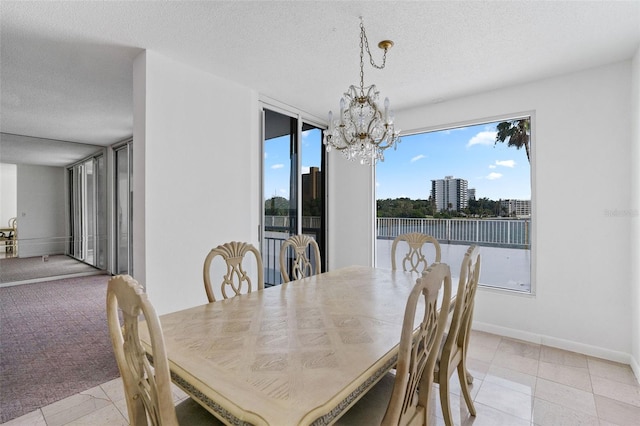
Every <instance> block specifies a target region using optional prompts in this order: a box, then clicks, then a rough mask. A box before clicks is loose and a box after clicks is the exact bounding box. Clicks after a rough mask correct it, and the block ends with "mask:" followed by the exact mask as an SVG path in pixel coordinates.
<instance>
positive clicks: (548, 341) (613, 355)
mask: <svg viewBox="0 0 640 426" xmlns="http://www.w3.org/2000/svg"><path fill="white" fill-rule="evenodd" d="M473 329H474V330H478V331H485V332H487V333H492V334H497V335H499V336H504V337H510V338H512V339H518V340H524V341H525V342H531V343H537V344H540V345H545V346H551V347H554V348H558V349H564V350H566V351H571V352H577V353H581V354H584V355H588V356H592V357H596V358H602V359H606V360H609V361H614V362H619V363H622V364H628V365H629V366H630V367H631V369H632V370H633V373H634V374H635V376H636V380H638V382H639V383H640V365H638V362H637V361H636V360H635V359H634V358H633V357H632V356H631V354H627V353H624V352H618V351H612V350H610V349H605V348H601V347H598V346H592V345H585V344H584V343H579V342H574V341H571V340H566V339H559V338H557V337H551V336H544V335H541V334H537V333H530V332H527V331H522V330H516V329H513V328H507V327H501V326H498V325H493V324H487V323H482V322H477V321H474V322H473Z"/></svg>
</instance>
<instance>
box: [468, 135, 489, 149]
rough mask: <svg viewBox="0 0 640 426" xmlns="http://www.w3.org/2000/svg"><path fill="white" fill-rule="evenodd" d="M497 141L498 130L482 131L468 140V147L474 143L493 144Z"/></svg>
mask: <svg viewBox="0 0 640 426" xmlns="http://www.w3.org/2000/svg"><path fill="white" fill-rule="evenodd" d="M495 142H496V132H489V131H485V132H480V133H478V134H477V135H475V136H474V137H472V138H471V139H469V142H467V148H469V147H470V146H473V145H493V144H494V143H495Z"/></svg>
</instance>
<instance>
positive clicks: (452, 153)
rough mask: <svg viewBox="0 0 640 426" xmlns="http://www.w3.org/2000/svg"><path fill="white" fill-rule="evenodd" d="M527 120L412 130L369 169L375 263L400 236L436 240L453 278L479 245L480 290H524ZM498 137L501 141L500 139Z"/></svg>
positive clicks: (386, 257) (527, 281) (527, 271)
mask: <svg viewBox="0 0 640 426" xmlns="http://www.w3.org/2000/svg"><path fill="white" fill-rule="evenodd" d="M530 124H531V117H529V116H526V117H516V118H510V119H505V120H499V121H495V122H490V123H482V124H474V125H469V126H465V127H457V128H450V129H445V130H439V131H432V132H424V133H417V134H412V135H408V136H403V137H402V143H401V144H400V145H399V146H398V149H397V151H394V152H392V153H389V155H385V161H384V162H380V163H378V165H377V166H376V203H377V244H376V264H377V265H378V266H380V267H390V263H391V258H390V256H391V243H392V242H393V239H394V238H395V237H396V236H397V235H398V234H402V233H406V232H422V233H426V234H430V235H433V236H435V237H436V238H437V239H438V240H439V242H440V244H441V246H442V261H443V262H446V263H449V264H450V265H451V267H452V273H453V274H454V275H457V271H458V268H459V265H460V264H461V261H462V257H463V256H464V253H465V251H466V249H467V247H468V246H469V245H471V244H478V245H480V246H481V256H482V273H481V277H480V285H483V286H487V287H494V288H499V289H506V290H513V291H518V292H524V293H531V236H532V232H531V229H532V228H531V221H532V217H531V165H530V161H529V157H530V148H531V144H530V128H531V126H530ZM501 140H502V141H501Z"/></svg>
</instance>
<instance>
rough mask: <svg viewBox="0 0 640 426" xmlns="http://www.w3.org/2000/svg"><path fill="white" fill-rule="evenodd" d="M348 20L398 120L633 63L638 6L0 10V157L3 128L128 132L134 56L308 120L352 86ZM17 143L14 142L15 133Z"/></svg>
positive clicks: (159, 5)
mask: <svg viewBox="0 0 640 426" xmlns="http://www.w3.org/2000/svg"><path fill="white" fill-rule="evenodd" d="M359 16H363V17H364V19H365V25H366V28H367V35H368V37H369V40H370V44H371V48H372V52H373V54H374V58H375V60H376V61H377V62H379V61H380V59H381V51H380V50H379V49H378V48H377V47H376V46H377V43H378V41H380V40H382V39H391V40H393V41H394V42H395V46H394V47H393V48H392V49H391V50H390V51H389V53H388V58H387V67H386V68H385V69H384V70H382V71H380V70H375V69H373V68H371V66H370V65H368V64H365V84H371V83H375V84H376V85H377V86H378V89H379V90H380V92H381V96H383V97H384V96H388V97H390V98H391V101H392V106H393V108H394V109H395V110H396V115H399V114H401V110H402V109H404V108H409V107H412V106H415V105H419V104H424V103H428V102H438V101H442V100H447V99H452V98H456V97H461V96H465V95H469V94H473V93H479V92H484V91H487V90H492V89H495V88H499V87H504V86H509V85H514V84H519V83H523V82H527V81H532V80H537V79H541V78H545V77H549V76H553V75H558V74H563V73H568V72H572V71H575V70H580V69H586V68H590V67H595V66H599V65H602V64H607V63H612V62H616V61H621V60H625V59H628V58H630V57H632V55H633V54H634V53H635V52H636V51H637V49H638V46H639V45H640V1H638V0H636V1H626V2H625V1H588V2H584V1H568V2H561V1H512V2H511V1H443V2H439V1H403V2H400V1H366V2H356V1H126V2H120V1H104V2H103V1H99V2H97V1H96V2H94V1H74V2H51V1H46V2H22V1H18V2H14V1H6V0H3V1H2V2H0V79H1V80H0V83H1V84H0V89H1V91H0V97H1V111H0V112H1V118H0V130H1V132H2V133H3V134H5V135H3V137H2V139H1V141H0V142H1V145H0V155H2V158H0V161H3V162H10V161H9V160H13V159H12V158H10V157H8V156H7V155H8V154H7V152H8V151H7V149H6V147H7V146H8V144H10V143H14V144H15V143H16V141H15V139H16V138H11V141H9V140H8V139H9V138H7V137H6V134H15V135H24V136H31V137H37V138H46V139H54V140H62V141H72V142H81V143H89V144H94V145H108V144H112V143H114V142H117V141H120V140H123V139H125V138H127V137H129V136H131V134H132V122H133V117H132V105H131V102H132V100H131V96H132V64H133V60H134V58H135V57H136V56H137V55H138V54H139V53H140V52H142V51H143V50H144V49H151V50H154V51H157V52H159V53H160V54H163V55H165V56H167V57H171V58H174V59H176V60H178V61H181V62H184V63H188V64H191V65H193V66H194V67H197V68H201V69H203V70H206V71H209V72H211V73H213V74H216V75H218V76H221V77H223V78H226V79H229V80H233V81H235V82H238V83H240V84H242V85H245V86H247V87H250V88H253V89H255V90H257V91H258V92H259V93H260V94H262V95H266V96H268V97H271V98H273V99H276V100H278V101H281V102H284V103H286V104H289V105H292V106H294V107H296V108H298V109H301V110H303V111H306V112H307V113H309V114H312V115H315V116H317V117H321V118H322V117H325V114H326V112H327V111H328V110H329V109H336V108H337V103H338V100H339V97H340V95H341V94H342V92H344V91H345V90H346V88H347V87H348V86H349V85H350V84H356V83H358V79H359V19H358V17H359ZM20 140H22V141H24V139H20Z"/></svg>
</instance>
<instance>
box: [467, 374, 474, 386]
mask: <svg viewBox="0 0 640 426" xmlns="http://www.w3.org/2000/svg"><path fill="white" fill-rule="evenodd" d="M467 383H468V384H470V385H472V384H473V375H472V374H471V373H469V372H468V371H467Z"/></svg>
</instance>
